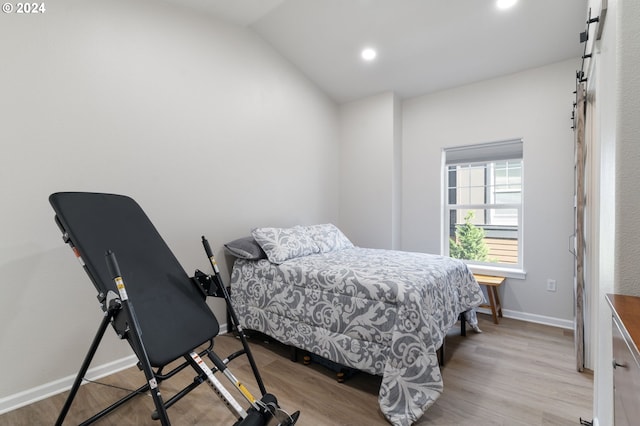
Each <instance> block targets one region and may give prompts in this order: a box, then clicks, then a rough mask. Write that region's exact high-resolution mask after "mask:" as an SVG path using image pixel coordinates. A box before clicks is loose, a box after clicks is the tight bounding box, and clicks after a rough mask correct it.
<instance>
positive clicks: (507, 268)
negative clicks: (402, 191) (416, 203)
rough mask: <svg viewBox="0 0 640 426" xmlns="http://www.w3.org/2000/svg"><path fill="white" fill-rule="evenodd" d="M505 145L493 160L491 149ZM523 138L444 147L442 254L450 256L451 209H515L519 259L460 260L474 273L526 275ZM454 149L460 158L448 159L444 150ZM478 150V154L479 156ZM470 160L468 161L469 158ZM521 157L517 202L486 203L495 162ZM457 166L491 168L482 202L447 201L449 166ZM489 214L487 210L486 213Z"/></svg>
mask: <svg viewBox="0 0 640 426" xmlns="http://www.w3.org/2000/svg"><path fill="white" fill-rule="evenodd" d="M518 144H519V146H520V148H519V149H520V154H519V155H518V153H517V152H515V153H514V152H511V151H510V150H512V148H513V147H515V146H517V145H518ZM504 146H506V147H507V148H506V150H505V151H506V154H505V155H506V156H504V157H501V156H500V155H497V157H498V158H495V159H492V158H491V155H492V152H498V151H496V150H500V149H501V148H502V147H504ZM523 146H524V144H523V141H522V139H511V140H507V141H500V142H492V143H485V144H475V145H468V146H462V147H455V148H443V150H442V187H441V188H442V202H441V206H442V230H441V253H442V254H443V255H444V256H449V255H450V252H449V237H450V230H451V222H450V218H451V212H452V211H455V210H485V211H488V210H491V209H494V208H496V207H498V208H499V209H507V208H508V209H515V210H516V211H517V220H518V225H517V239H518V262H517V264H511V263H491V262H480V261H474V260H467V259H460V260H462V261H463V262H465V263H466V264H467V265H468V266H469V269H471V270H472V271H473V272H478V273H484V274H495V275H502V276H507V277H511V278H525V277H526V272H525V270H524V243H523V241H524V240H523V234H524V232H523V231H524V223H523V218H524V193H525V166H524V156H523V155H522V151H523ZM483 148H487V150H483ZM465 149H468V150H469V153H470V155H471V156H470V157H468V158H467V157H465V153H464V152H463V151H464V150H465ZM452 151H455V154H454V156H455V157H457V158H459V160H453V161H447V153H449V152H452ZM478 153H480V154H479V155H478ZM473 154H475V155H477V156H478V158H479V159H478V160H477V161H473V160H472V158H473ZM470 160H471V161H470ZM517 160H520V203H515V204H514V203H489V202H488V201H490V200H489V198H490V197H489V192H492V191H493V192H495V188H493V189H491V190H489V185H490V184H493V183H494V182H492V180H493V179H495V170H494V166H495V163H499V162H504V161H517ZM454 165H455V166H458V165H470V166H471V167H473V166H478V165H484V167H485V171H486V172H485V173H487V171H488V170H489V169H490V168H491V169H492V170H491V173H490V174H491V177H490V178H489V177H485V181H484V186H485V202H484V203H474V204H457V200H456V204H449V195H450V194H449V191H450V185H449V168H450V166H454ZM487 214H489V213H487Z"/></svg>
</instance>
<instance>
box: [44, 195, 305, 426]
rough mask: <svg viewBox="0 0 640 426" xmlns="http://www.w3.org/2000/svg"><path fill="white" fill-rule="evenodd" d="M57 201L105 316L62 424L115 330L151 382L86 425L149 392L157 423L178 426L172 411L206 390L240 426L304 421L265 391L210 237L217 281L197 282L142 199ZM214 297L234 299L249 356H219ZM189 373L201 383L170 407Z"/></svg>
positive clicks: (202, 277) (200, 276)
mask: <svg viewBox="0 0 640 426" xmlns="http://www.w3.org/2000/svg"><path fill="white" fill-rule="evenodd" d="M49 201H50V203H51V205H52V207H53V209H54V211H55V213H56V217H55V220H56V223H57V224H58V226H59V227H60V229H61V231H62V233H63V239H64V241H65V243H67V244H68V245H69V246H70V247H71V248H72V249H73V251H74V253H75V255H76V257H77V258H78V260H79V261H80V264H81V265H82V267H83V268H84V270H85V271H86V272H87V274H88V275H89V278H90V279H91V281H92V282H93V285H94V286H95V288H96V290H97V291H98V296H97V297H98V300H99V302H100V304H101V307H102V310H103V311H104V317H103V320H102V322H101V323H100V326H99V328H98V331H97V333H96V336H95V338H94V340H93V342H92V343H91V346H90V348H89V351H88V353H87V355H86V357H85V359H84V361H83V363H82V366H81V368H80V371H79V372H78V374H77V376H76V379H75V382H74V384H73V386H72V388H71V391H70V393H69V396H68V397H67V400H66V402H65V405H64V407H63V408H62V410H61V412H60V415H59V417H58V420H57V421H56V425H62V423H63V421H64V419H65V417H66V415H67V413H68V411H69V409H70V407H71V404H72V402H73V399H74V398H75V396H76V393H77V391H78V389H79V387H80V385H81V383H82V381H83V379H84V376H85V374H86V372H87V369H88V368H89V365H90V363H91V360H92V359H93V356H94V354H95V352H96V350H97V348H98V346H99V344H100V341H101V340H102V337H103V335H104V333H105V331H106V329H107V327H108V326H109V324H111V326H112V327H113V329H114V330H115V332H116V333H117V334H118V336H119V337H120V338H121V339H126V340H127V341H128V342H129V344H130V346H131V348H132V349H133V352H134V353H135V355H136V356H137V357H138V361H139V362H138V367H139V368H140V369H141V370H142V371H143V372H144V375H145V377H146V383H145V384H144V385H142V386H141V387H140V388H139V389H137V390H135V391H133V392H132V393H130V394H129V395H127V396H126V397H124V398H122V399H120V400H119V401H117V402H115V403H114V404H112V405H111V406H109V407H107V408H106V409H104V410H102V411H100V412H99V413H97V414H96V415H94V416H93V417H91V418H89V419H87V420H86V421H85V422H83V423H81V424H82V425H87V424H91V423H93V422H95V421H96V420H98V419H100V418H102V417H104V416H106V415H107V414H109V413H111V412H112V411H113V410H115V409H116V408H118V407H120V406H121V405H122V404H124V403H125V402H127V401H129V400H131V399H132V398H134V397H135V396H136V395H138V394H144V393H147V392H149V393H150V394H151V396H152V397H153V401H154V404H155V411H154V412H153V413H152V415H151V416H152V418H154V419H156V420H160V422H161V424H162V425H163V426H164V425H170V422H169V417H168V415H167V408H169V407H170V406H171V405H173V404H174V403H175V402H177V401H178V400H179V399H180V398H182V397H184V396H185V395H187V394H188V393H189V392H190V391H192V390H193V389H195V388H196V387H197V386H199V385H200V384H201V383H204V382H207V383H208V384H209V385H210V386H211V387H212V389H213V390H214V392H215V393H216V394H217V395H218V396H219V397H220V399H222V401H223V403H224V404H225V405H226V406H227V407H228V408H229V410H230V411H231V412H232V413H233V415H234V416H235V418H236V419H237V420H236V422H235V423H234V426H260V425H267V424H268V425H282V426H285V425H294V424H295V423H296V421H297V419H298V416H299V412H295V413H293V414H292V415H289V414H287V413H286V412H285V411H284V410H282V409H281V408H280V407H279V406H278V402H277V400H276V398H275V397H274V396H273V395H271V394H269V393H267V392H266V390H265V387H264V384H263V382H262V378H261V377H260V374H259V372H258V369H257V366H256V364H255V361H254V358H253V356H252V354H251V351H250V348H249V345H248V344H247V341H246V338H245V336H244V333H243V331H242V328H241V327H240V324H239V323H238V319H237V317H236V315H235V311H234V310H233V307H232V306H231V303H230V299H229V294H228V292H227V289H226V287H225V286H224V284H223V282H222V279H221V277H220V274H219V271H218V267H217V265H216V262H215V259H214V257H213V255H212V253H211V248H210V247H209V243H208V242H207V240H206V239H205V237H202V243H203V246H204V249H205V252H206V254H207V256H208V258H209V261H210V263H211V266H212V268H213V274H212V275H207V274H205V273H203V272H201V271H196V273H195V274H194V277H189V276H188V275H187V274H186V272H185V271H184V269H183V268H182V266H181V265H180V264H179V263H178V260H177V259H176V258H175V256H174V255H173V253H172V252H171V250H170V249H169V247H168V246H167V245H166V243H165V242H164V240H163V239H162V237H161V236H160V234H159V233H158V231H157V230H156V228H155V227H154V226H153V224H152V223H151V221H150V220H149V218H148V217H147V215H146V214H145V213H144V212H143V211H142V209H141V208H140V206H139V205H138V204H137V203H136V202H135V201H134V200H133V199H131V198H129V197H126V196H122V195H114V194H99V193H86V192H59V193H55V194H52V195H51V196H50V197H49ZM207 296H215V297H224V299H225V301H226V304H227V309H228V312H229V315H228V317H229V320H230V321H231V322H232V324H230V325H231V326H233V327H235V329H236V331H237V333H238V336H239V337H240V340H241V342H242V346H243V349H242V350H240V351H237V352H235V353H233V354H231V355H229V356H228V357H226V358H225V359H221V358H220V357H218V355H216V354H215V352H214V351H213V340H214V337H215V336H216V335H217V334H218V332H219V325H218V321H217V320H216V317H215V316H214V314H213V312H211V309H210V308H209V306H208V305H207V303H206V297H207ZM203 347H205V348H206V349H202V348H203ZM241 355H246V356H247V358H248V360H249V364H250V366H251V369H252V371H253V374H254V376H255V379H256V382H257V384H258V387H259V389H260V393H261V395H260V397H259V398H256V397H254V396H253V395H252V394H251V393H250V392H249V390H248V389H247V388H246V386H245V385H243V384H242V383H241V382H240V381H239V380H238V379H237V378H236V377H235V376H234V375H233V373H231V371H230V370H229V368H228V367H227V364H228V363H229V362H230V361H232V360H233V359H235V358H237V357H239V356H241ZM181 358H182V359H184V361H183V362H182V363H178V364H179V365H178V366H176V367H172V369H171V370H170V371H168V372H164V371H163V370H164V368H165V367H167V365H168V364H170V363H173V362H174V361H176V360H178V359H181ZM205 359H208V360H209V361H210V363H212V366H209V365H208V364H207V363H206V362H205ZM172 365H175V364H172ZM187 367H192V368H193V369H194V370H195V373H196V376H195V378H194V380H193V382H192V383H190V384H189V385H188V386H186V387H185V388H184V389H183V390H181V391H179V392H177V393H176V394H175V395H173V396H172V397H171V398H169V399H167V400H166V401H165V400H163V397H162V395H161V393H160V383H161V382H162V381H163V380H166V379H169V378H171V377H173V376H174V375H175V374H177V373H178V372H180V371H182V370H184V369H185V368H187ZM217 372H221V373H222V374H223V375H225V376H226V377H227V379H228V380H229V382H230V383H231V385H232V390H233V388H235V389H236V391H234V393H235V394H237V395H238V396H241V398H242V400H243V404H245V405H248V408H247V409H246V410H245V409H244V408H243V405H241V404H240V403H238V401H237V400H236V399H235V398H234V397H233V395H232V394H231V392H230V391H228V390H227V389H226V388H225V387H224V386H223V385H222V383H221V382H220V381H219V380H218V378H217V377H216V375H215V373H217Z"/></svg>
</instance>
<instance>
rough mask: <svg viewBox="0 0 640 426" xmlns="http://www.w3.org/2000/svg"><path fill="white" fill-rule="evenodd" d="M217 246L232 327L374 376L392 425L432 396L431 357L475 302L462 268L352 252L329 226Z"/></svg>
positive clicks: (424, 258) (436, 381)
mask: <svg viewBox="0 0 640 426" xmlns="http://www.w3.org/2000/svg"><path fill="white" fill-rule="evenodd" d="M225 247H226V248H227V250H228V251H229V253H231V254H232V255H233V256H235V257H236V259H235V261H234V265H233V270H232V273H231V281H230V287H231V301H232V304H233V305H234V307H235V309H236V310H237V314H238V317H239V320H240V323H241V325H242V326H243V327H244V328H245V329H248V330H255V331H259V332H261V333H264V334H266V335H268V336H270V337H273V338H274V339H276V340H278V341H280V342H282V343H284V344H287V345H292V346H294V347H296V348H300V349H303V350H306V351H309V352H311V353H313V354H316V355H319V356H321V357H323V358H326V359H329V360H331V361H333V362H336V363H338V364H341V365H345V366H348V367H352V368H356V369H358V370H361V371H365V372H367V373H371V374H375V375H380V376H382V383H381V386H380V391H379V396H378V400H379V404H380V408H381V411H382V413H383V414H384V415H385V417H386V418H387V419H388V421H389V422H391V423H392V424H394V425H410V424H412V423H413V422H415V421H416V420H417V419H419V418H420V417H421V416H422V415H423V414H424V412H425V411H426V410H427V409H428V407H429V406H431V405H432V404H433V403H434V402H435V400H436V399H437V398H438V397H439V395H440V394H441V392H442V389H443V383H442V376H441V374H440V368H439V365H438V357H437V349H438V348H439V347H440V346H441V345H442V343H443V340H444V336H445V335H446V333H447V331H448V330H449V329H450V328H451V327H452V326H453V325H454V324H455V323H456V321H457V319H458V316H459V315H460V314H461V313H463V312H465V311H466V312H473V311H472V308H474V307H476V306H478V305H479V304H481V303H483V301H484V297H483V295H482V291H481V290H480V287H479V285H478V283H477V282H476V281H475V279H474V277H473V275H472V273H471V272H470V271H469V270H468V268H467V266H466V265H465V264H464V263H463V262H461V261H459V260H457V259H452V258H449V257H443V256H437V255H430V254H425V253H411V252H402V251H393V250H381V249H371V248H360V247H356V246H354V245H353V244H352V243H351V242H350V241H349V240H348V239H347V237H346V236H345V235H344V234H343V233H342V232H341V231H340V230H339V229H338V228H337V227H335V226H334V225H332V224H322V225H311V226H295V227H293V228H257V229H254V230H253V231H252V235H251V236H249V237H244V238H241V239H238V240H235V241H234V242H230V243H227V244H225ZM470 319H471V321H474V320H475V318H474V316H471V317H470ZM472 325H473V324H472Z"/></svg>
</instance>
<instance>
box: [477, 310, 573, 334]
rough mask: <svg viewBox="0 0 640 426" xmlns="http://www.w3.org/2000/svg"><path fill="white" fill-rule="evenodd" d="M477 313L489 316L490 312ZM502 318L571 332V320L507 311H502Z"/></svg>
mask: <svg viewBox="0 0 640 426" xmlns="http://www.w3.org/2000/svg"><path fill="white" fill-rule="evenodd" d="M478 312H480V313H482V314H489V315H491V310H490V309H487V308H478ZM502 316H504V317H505V318H513V319H517V320H521V321H526V322H533V323H536V324H544V325H550V326H553V327H559V328H565V329H568V330H573V320H566V319H561V318H554V317H547V316H544V315H537V314H529V313H526V312H518V311H510V310H508V309H503V310H502Z"/></svg>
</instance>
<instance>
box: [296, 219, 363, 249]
mask: <svg viewBox="0 0 640 426" xmlns="http://www.w3.org/2000/svg"><path fill="white" fill-rule="evenodd" d="M304 229H305V231H307V234H308V235H309V236H310V237H311V239H313V241H314V242H315V243H316V244H317V245H318V248H319V249H320V253H328V252H330V251H334V250H342V249H345V248H352V247H353V243H352V242H351V241H349V238H347V236H346V235H344V234H343V233H342V231H340V230H339V229H338V227H337V226H335V225H334V224H332V223H325V224H322V225H309V226H306V227H305V228H304Z"/></svg>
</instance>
